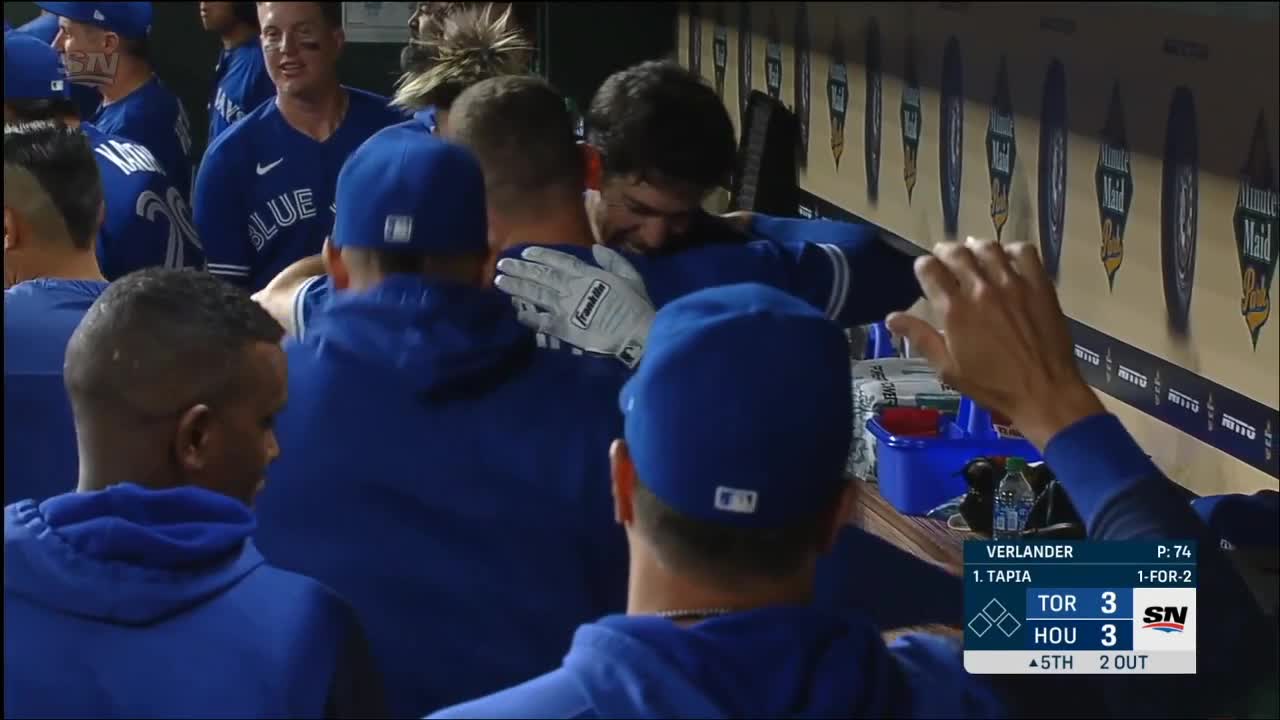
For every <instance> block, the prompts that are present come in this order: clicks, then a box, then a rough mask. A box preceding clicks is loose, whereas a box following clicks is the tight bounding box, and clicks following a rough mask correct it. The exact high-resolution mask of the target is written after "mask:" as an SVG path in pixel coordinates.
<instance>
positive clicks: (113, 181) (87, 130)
mask: <svg viewBox="0 0 1280 720" xmlns="http://www.w3.org/2000/svg"><path fill="white" fill-rule="evenodd" d="M80 128H81V130H83V131H84V134H85V135H87V136H88V138H89V144H90V146H91V147H92V148H93V159H94V160H96V161H97V163H98V173H99V174H100V175H101V176H102V193H103V204H105V205H106V218H105V219H104V221H103V223H102V229H101V230H100V231H99V233H98V244H97V253H98V267H99V268H101V270H102V275H103V277H105V278H107V279H108V280H115V279H116V278H118V277H121V276H122V275H127V274H128V273H131V272H133V271H134V270H140V269H142V268H146V267H155V266H160V267H166V268H183V267H191V268H203V267H204V251H203V250H202V249H201V247H200V240H199V237H198V236H197V234H196V229H195V224H194V223H193V222H192V219H191V208H190V207H188V206H187V198H186V196H185V195H184V194H183V193H182V192H181V191H179V190H178V187H177V183H175V182H174V181H173V178H172V177H171V176H170V175H169V174H168V173H167V172H166V171H165V169H164V167H163V166H161V164H160V162H159V161H157V160H156V158H155V156H154V155H152V154H151V151H150V150H148V149H147V148H145V147H143V146H141V145H139V144H137V143H134V142H131V141H129V140H126V139H124V138H122V137H119V136H115V135H108V134H106V133H104V132H102V130H101V129H99V128H96V127H94V126H93V125H91V124H89V123H81V125H80Z"/></svg>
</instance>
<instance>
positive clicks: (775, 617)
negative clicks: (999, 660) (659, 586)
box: [432, 607, 1004, 719]
mask: <svg viewBox="0 0 1280 720" xmlns="http://www.w3.org/2000/svg"><path fill="white" fill-rule="evenodd" d="M1003 714H1004V712H1003V706H1002V704H1001V703H1000V702H999V700H998V699H997V698H996V697H995V696H994V695H993V694H992V693H991V691H990V690H989V689H987V687H986V686H985V685H984V684H983V683H982V682H981V681H980V680H978V679H976V678H971V677H970V676H968V675H966V674H965V673H964V669H963V667H962V665H961V663H960V656H959V653H958V652H957V651H956V647H955V646H954V645H951V644H950V643H948V642H946V641H943V640H941V639H937V638H930V637H922V636H910V637H908V638H904V639H902V640H900V641H897V642H895V643H894V644H893V645H892V646H889V647H886V646H885V643H884V641H883V640H881V637H880V633H879V630H878V629H877V628H876V627H875V626H874V625H873V624H872V623H870V622H869V621H868V620H867V619H865V618H863V617H861V616H859V615H857V614H856V613H829V612H824V611H822V610H817V609H813V608H804V607H776V608H767V609H762V610H755V611H750V612H742V613H735V614H732V615H726V616H724V617H720V618H713V619H710V620H707V621H704V622H701V623H698V624H696V625H693V626H690V627H687V628H682V627H680V626H678V625H676V624H674V623H672V622H671V621H669V620H666V619H663V618H657V617H651V616H634V617H633V616H611V617H606V618H604V619H603V620H600V621H599V622H596V623H593V624H591V625H585V626H583V627H582V628H580V629H579V630H578V632H577V633H576V634H575V635H574V638H573V647H572V648H571V649H570V650H569V654H568V655H567V656H566V657H565V658H564V663H563V665H562V666H561V667H560V669H558V670H555V671H553V672H551V673H549V674H547V675H543V676H541V677H539V678H536V679H534V680H531V681H529V682H527V683H525V684H524V685H520V686H517V687H514V688H511V689H509V690H507V691H505V692H501V693H498V694H496V695H492V696H490V697H487V698H484V699H481V700H477V701H475V702H471V703H467V704H465V705H460V706H457V707H453V708H449V709H447V710H443V711H441V712H439V713H436V714H435V715H433V716H432V717H438V718H665V717H688V718H732V717H765V718H774V717H786V718H851V717H913V718H919V717H947V718H992V719H994V718H998V717H1002V716H1003Z"/></svg>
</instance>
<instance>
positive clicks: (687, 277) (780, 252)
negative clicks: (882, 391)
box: [258, 76, 920, 360]
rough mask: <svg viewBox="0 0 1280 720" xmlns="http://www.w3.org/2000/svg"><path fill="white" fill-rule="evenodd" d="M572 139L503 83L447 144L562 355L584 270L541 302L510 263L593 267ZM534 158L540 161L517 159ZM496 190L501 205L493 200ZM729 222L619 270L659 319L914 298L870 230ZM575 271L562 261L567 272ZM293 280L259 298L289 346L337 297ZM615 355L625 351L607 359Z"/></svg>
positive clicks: (319, 284) (552, 117) (878, 304)
mask: <svg viewBox="0 0 1280 720" xmlns="http://www.w3.org/2000/svg"><path fill="white" fill-rule="evenodd" d="M459 118H461V119H459ZM529 118H537V121H536V122H534V121H530V120H529ZM407 126H408V124H406V127H407ZM568 127H569V119H568V114H567V111H566V110H565V108H564V103H563V100H562V99H561V98H560V96H559V95H558V93H556V92H555V91H554V90H553V89H551V88H550V87H549V86H547V85H546V83H545V82H542V81H539V80H537V79H536V78H532V77H516V76H506V77H497V78H492V79H489V80H485V81H482V82H480V83H478V84H477V85H476V86H474V87H473V88H472V89H469V90H467V91H466V92H464V93H463V95H462V96H460V97H459V99H458V101H457V102H456V103H455V104H454V106H453V107H452V108H451V112H450V127H449V128H448V129H447V131H446V133H445V135H446V137H448V138H449V139H451V140H453V141H455V142H459V143H461V144H462V145H464V146H466V147H468V148H469V149H471V150H472V151H473V152H474V153H476V155H477V157H478V158H479V159H480V162H481V165H482V167H483V168H484V170H485V173H486V180H487V181H488V183H489V185H490V188H491V190H490V192H491V197H490V198H489V202H490V206H491V210H490V212H491V213H493V214H494V215H495V216H496V217H500V218H502V219H503V220H504V222H503V223H501V224H500V225H495V226H494V227H492V228H491V229H490V242H491V246H492V248H493V253H494V255H495V256H511V257H508V258H507V259H504V260H502V263H501V264H500V265H499V268H500V269H504V268H505V270H504V274H503V275H500V276H499V277H498V281H497V282H498V286H499V288H500V289H502V290H504V291H506V292H508V293H510V294H512V295H513V296H517V297H519V298H521V299H522V300H524V301H527V303H529V304H532V305H534V306H537V307H539V308H542V310H543V311H549V312H551V313H555V312H557V309H559V310H562V311H563V313H562V314H561V315H560V316H559V319H560V320H562V321H563V324H562V325H553V324H552V323H551V322H550V318H547V317H544V318H543V320H544V322H543V323H542V325H537V320H538V318H539V316H537V315H534V314H531V313H530V312H522V318H524V319H526V320H529V321H530V323H531V324H532V325H535V326H536V327H538V328H540V329H541V330H542V331H543V332H546V333H547V334H548V335H550V336H551V337H552V338H558V339H557V340H555V342H557V343H558V342H559V340H560V339H564V340H568V341H569V343H570V345H578V341H579V340H580V338H577V337H572V338H571V337H570V335H569V332H568V330H567V328H569V327H573V326H572V324H571V323H570V322H569V315H570V314H571V313H573V312H574V311H576V309H577V306H576V305H573V306H572V307H571V306H570V300H569V297H570V296H574V297H576V298H577V299H578V300H581V299H582V298H581V297H577V296H576V295H575V290H576V291H581V292H585V291H586V290H587V287H588V285H590V280H587V281H586V282H585V283H582V284H580V285H575V287H573V288H571V287H569V284H570V283H577V282H579V281H580V280H582V279H583V278H584V277H585V275H584V274H583V271H581V270H577V269H574V268H578V267H579V266H573V267H572V268H570V269H569V270H567V271H566V272H565V273H563V274H558V275H546V276H543V275H541V274H539V275H538V277H535V278H532V279H530V280H529V282H531V283H537V282H538V281H539V278H541V281H542V282H547V283H559V284H558V286H557V287H556V288H555V289H554V291H553V290H548V291H547V292H546V293H542V292H538V288H536V287H531V286H530V285H526V284H525V282H526V280H527V278H525V277H522V276H521V271H522V269H528V270H530V272H534V271H537V272H538V273H541V271H540V270H537V268H531V267H529V265H528V264H527V263H525V262H524V261H521V260H518V259H515V258H516V257H518V254H519V252H520V250H519V246H520V245H524V244H531V245H539V244H546V245H568V246H577V247H566V248H560V249H561V250H563V251H564V252H567V253H572V254H574V255H575V256H576V257H578V258H583V259H586V260H590V259H592V257H593V255H592V253H593V250H592V249H591V248H592V245H593V244H594V237H593V232H592V228H591V224H590V222H589V217H588V214H587V210H586V209H585V208H584V205H583V202H582V200H581V198H582V193H583V191H582V182H583V180H582V177H583V169H582V166H583V163H582V158H581V154H580V152H579V150H578V148H577V146H576V144H575V142H574V139H573V136H572V130H571V129H566V128H568ZM531 147H536V148H538V149H539V150H538V152H537V153H536V154H534V153H530V152H527V151H524V150H520V149H521V148H531ZM564 188H569V189H568V190H565V189H564ZM495 190H496V191H498V194H493V193H494V192H495ZM557 190H560V191H559V192H557ZM736 221H737V226H736V227H735V226H733V225H732V224H731V223H729V222H725V221H721V220H715V219H712V218H707V221H706V222H707V223H708V225H709V224H711V223H715V232H716V233H719V234H721V235H726V236H733V237H735V238H736V239H735V240H734V241H732V242H709V243H698V244H695V245H693V246H691V247H690V248H689V249H687V250H682V251H677V252H671V253H665V254H657V255H652V256H648V257H645V256H639V255H635V254H632V253H627V254H626V255H625V258H630V262H631V263H634V267H635V273H636V276H637V277H643V283H641V285H642V287H644V288H647V290H646V292H647V295H646V297H648V298H651V299H652V301H653V302H656V304H657V305H658V306H659V307H660V306H661V305H663V304H665V303H666V302H668V301H670V300H672V299H674V298H676V297H679V296H680V295H683V294H686V293H688V292H691V291H693V290H697V289H701V288H704V287H710V286H714V285H719V284H726V283H730V282H744V281H755V282H763V283H767V284H770V285H773V286H775V287H779V288H781V289H784V290H787V291H789V292H794V293H797V294H798V295H800V296H801V297H803V298H804V299H806V300H808V301H809V302H811V303H812V304H814V305H815V306H817V307H819V308H820V309H822V310H823V311H824V312H826V313H827V314H828V315H829V316H830V317H832V318H834V319H836V320H837V321H838V322H840V323H841V324H842V325H845V326H847V327H852V326H856V325H860V324H863V323H867V322H874V321H876V320H879V319H881V318H883V316H884V314H885V313H887V312H889V311H891V310H898V309H902V308H906V307H908V306H910V305H911V303H912V302H914V301H915V300H916V299H918V298H919V292H920V290H919V285H918V284H917V283H916V280H915V277H914V275H913V274H912V272H911V263H912V259H911V258H910V257H909V256H906V255H904V254H902V253H899V252H897V251H896V250H894V249H893V248H891V247H890V246H888V245H887V244H885V243H883V242H882V241H881V240H880V238H879V232H878V230H876V229H875V228H873V227H872V226H869V225H854V224H849V223H838V222H832V221H810V220H785V219H780V218H770V217H767V216H759V215H757V216H752V217H749V218H747V217H739V218H737V219H736ZM527 252H528V253H530V257H535V258H542V259H543V260H545V259H546V258H548V257H556V256H557V251H556V250H551V249H548V248H529V249H528V250H527ZM594 252H595V253H599V254H601V255H600V256H601V257H605V256H606V255H607V257H609V258H618V259H619V260H620V262H619V263H610V264H609V267H621V264H623V263H627V260H626V259H624V256H623V255H618V254H616V253H613V252H612V251H610V250H608V249H607V248H605V247H603V246H600V245H596V246H595V248H594ZM572 262H573V261H572V260H569V259H567V258H566V259H565V264H572ZM539 265H540V266H542V265H545V263H539ZM299 270H300V269H294V272H293V273H290V274H289V276H283V277H282V278H281V279H280V280H279V281H278V282H276V283H273V286H274V287H273V288H272V292H270V293H265V294H261V295H260V296H259V298H258V299H259V301H260V302H263V303H264V304H265V305H266V306H267V307H268V308H269V309H270V310H271V311H272V314H273V316H275V317H276V318H277V319H280V320H281V322H282V324H284V325H285V326H286V327H287V328H289V329H290V330H291V331H292V332H293V333H294V334H295V336H301V335H305V333H306V329H307V325H308V318H309V316H310V315H311V314H312V312H314V308H315V307H317V306H319V305H322V304H323V303H324V302H325V299H326V298H327V297H328V296H329V295H330V294H331V293H332V286H331V284H330V283H329V281H327V280H325V279H324V278H323V277H316V278H313V279H308V280H299V278H298V277H297V274H294V273H296V272H298V271H299ZM624 272H625V271H624ZM617 287H619V288H620V289H621V288H622V285H618V286H617ZM553 292H554V295H552V294H551V293H553ZM622 298H623V296H622V295H613V296H606V297H604V298H602V300H603V301H604V302H603V304H601V305H599V306H596V305H594V304H593V305H592V308H593V310H595V309H596V308H597V307H598V309H599V310H600V311H603V312H602V313H600V317H601V319H600V320H599V321H596V320H595V318H596V317H597V315H596V314H594V313H593V314H592V315H591V317H589V318H585V319H584V318H579V322H580V323H581V322H586V323H588V324H589V325H590V324H591V323H594V322H600V323H606V322H613V321H616V320H618V318H613V317H612V309H616V308H619V307H621V306H620V305H619V303H620V302H621V301H622ZM606 316H607V317H608V320H606ZM592 327H593V328H594V327H597V326H595V325H592ZM611 327H613V326H611ZM560 328H564V329H565V331H563V332H562V331H561V329H560ZM544 340H548V341H549V339H548V338H544ZM588 344H589V343H588ZM579 347H583V349H589V350H593V351H594V350H595V348H590V347H585V346H583V345H579ZM622 351H623V349H622V348H621V347H613V348H612V349H611V350H609V352H611V353H613V352H622ZM631 359H632V360H638V357H634V358H631Z"/></svg>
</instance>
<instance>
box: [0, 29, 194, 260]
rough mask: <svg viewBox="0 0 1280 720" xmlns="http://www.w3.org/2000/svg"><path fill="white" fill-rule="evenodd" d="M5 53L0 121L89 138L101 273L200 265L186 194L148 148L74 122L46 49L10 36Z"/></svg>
mask: <svg viewBox="0 0 1280 720" xmlns="http://www.w3.org/2000/svg"><path fill="white" fill-rule="evenodd" d="M4 55H5V98H4V102H5V119H6V121H20V122H34V121H50V120H51V121H56V122H59V123H63V124H65V125H68V126H71V127H78V128H79V129H80V130H81V131H82V132H83V133H84V134H85V135H86V136H88V138H89V143H90V146H91V147H92V148H93V158H94V160H96V161H97V163H98V171H99V173H100V175H101V178H102V193H103V196H104V197H103V199H104V203H105V215H104V217H103V222H102V226H101V229H100V230H99V231H98V235H97V242H96V243H95V245H94V248H95V251H96V253H97V257H98V267H99V268H100V269H101V271H102V274H103V275H104V276H105V277H106V278H107V279H108V280H114V279H116V278H118V277H121V276H123V275H126V274H128V273H130V272H132V271H134V270H138V269H141V268H145V267H167V268H181V267H192V268H203V267H204V251H203V250H202V249H201V247H200V241H199V238H198V237H197V234H196V230H195V226H194V224H193V223H192V219H191V210H190V208H188V207H187V200H186V196H185V195H184V194H183V193H182V191H181V190H179V189H178V184H177V183H176V182H175V181H174V179H173V177H172V176H171V175H170V173H168V172H167V171H166V170H165V168H164V167H163V166H162V165H161V164H160V162H159V161H157V160H156V158H155V156H154V155H152V154H151V151H150V150H148V149H147V148H146V147H144V146H142V145H140V144H138V143H136V142H133V141H131V140H127V139H125V138H123V137H120V136H118V135H111V134H109V133H105V132H103V131H102V130H101V129H100V128H98V127H96V126H94V125H93V124H92V123H87V122H81V121H80V119H79V117H78V115H77V114H76V109H75V106H74V105H73V104H72V103H71V102H70V100H69V98H68V97H67V92H66V91H67V88H68V87H69V83H68V82H67V78H66V74H65V71H64V69H63V66H62V63H61V62H60V61H59V59H58V55H57V52H56V51H55V50H54V49H53V48H51V47H49V46H48V45H45V44H44V43H42V42H40V41H39V40H38V39H36V38H34V37H30V36H27V35H24V34H21V33H13V34H10V35H6V36H5V41H4Z"/></svg>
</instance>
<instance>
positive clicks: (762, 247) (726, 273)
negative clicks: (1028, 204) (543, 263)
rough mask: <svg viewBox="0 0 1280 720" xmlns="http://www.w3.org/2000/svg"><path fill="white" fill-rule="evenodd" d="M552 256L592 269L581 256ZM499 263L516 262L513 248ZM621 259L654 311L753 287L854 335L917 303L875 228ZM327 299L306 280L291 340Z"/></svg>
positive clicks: (903, 259)
mask: <svg viewBox="0 0 1280 720" xmlns="http://www.w3.org/2000/svg"><path fill="white" fill-rule="evenodd" d="M556 249H557V250H561V251H563V252H567V253H570V254H572V255H575V256H577V257H578V258H580V259H582V260H584V261H586V262H588V263H592V264H594V263H595V261H594V260H593V259H592V256H591V251H590V250H589V249H587V248H583V247H577V246H572V247H570V246H561V247H557V248H556ZM504 255H505V256H507V257H519V255H520V248H515V249H511V250H508V251H507V252H505V253H504ZM624 255H626V257H627V259H628V260H629V261H630V262H631V263H632V265H633V266H634V267H635V269H636V272H638V273H639V274H640V277H641V278H642V279H643V280H644V283H645V289H646V291H647V292H648V294H649V297H650V299H652V300H653V303H654V305H655V306H656V307H659V308H660V307H662V306H663V305H666V304H667V303H669V302H671V301H672V300H675V299H676V298H679V297H683V296H684V295H687V294H689V293H691V292H695V291H697V290H701V289H703V288H708V287H715V286H717V285H729V284H733V283H741V282H758V283H763V284H765V285H769V286H771V287H775V288H778V289H779V290H782V291H784V292H788V293H791V294H793V295H795V296H797V297H799V298H800V299H802V300H805V301H806V302H809V303H810V304H812V305H813V306H814V307H815V308H817V309H819V310H822V311H823V312H824V313H825V314H826V315H827V317H829V318H831V319H832V320H834V321H836V322H837V323H839V324H840V325H841V326H843V327H855V326H858V325H863V324H866V323H870V322H876V321H878V320H882V319H884V316H885V315H886V314H888V313H889V312H892V311H894V310H905V309H906V308H908V307H910V305H911V304H912V303H913V302H915V301H916V300H917V299H919V298H920V285H919V283H918V281H917V280H916V279H915V274H914V272H913V270H912V266H913V261H914V258H912V257H909V256H906V255H903V254H902V253H899V252H898V251H897V250H894V249H893V248H891V247H890V246H888V245H887V244H886V243H884V242H882V241H881V240H880V238H879V231H878V230H877V229H876V228H875V226H872V225H866V224H854V223H843V222H835V221H831V220H793V219H784V218H772V217H768V216H756V219H755V221H754V222H753V223H752V229H751V233H750V238H749V240H748V241H747V242H742V243H727V242H726V243H712V244H707V245H696V246H693V247H690V248H689V249H687V250H681V251H679V252H675V253H670V254H663V255H655V256H637V255H631V254H626V253H624ZM332 295H333V287H332V285H331V284H330V282H329V279H328V277H327V276H317V277H314V278H309V279H308V280H306V281H305V282H304V283H303V284H302V285H301V286H300V287H299V289H298V291H297V294H296V295H294V298H293V308H292V320H293V329H294V334H295V335H296V336H297V337H299V338H302V337H305V336H306V331H307V326H308V323H309V322H310V319H311V317H312V316H313V314H315V313H316V312H318V310H317V309H318V308H321V307H323V306H324V305H325V303H327V302H328V300H329V298H330V296H332ZM538 344H539V346H540V347H545V348H547V349H552V350H556V349H562V348H561V346H560V343H559V342H558V341H557V340H555V339H554V338H546V337H541V336H539V337H538Z"/></svg>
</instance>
